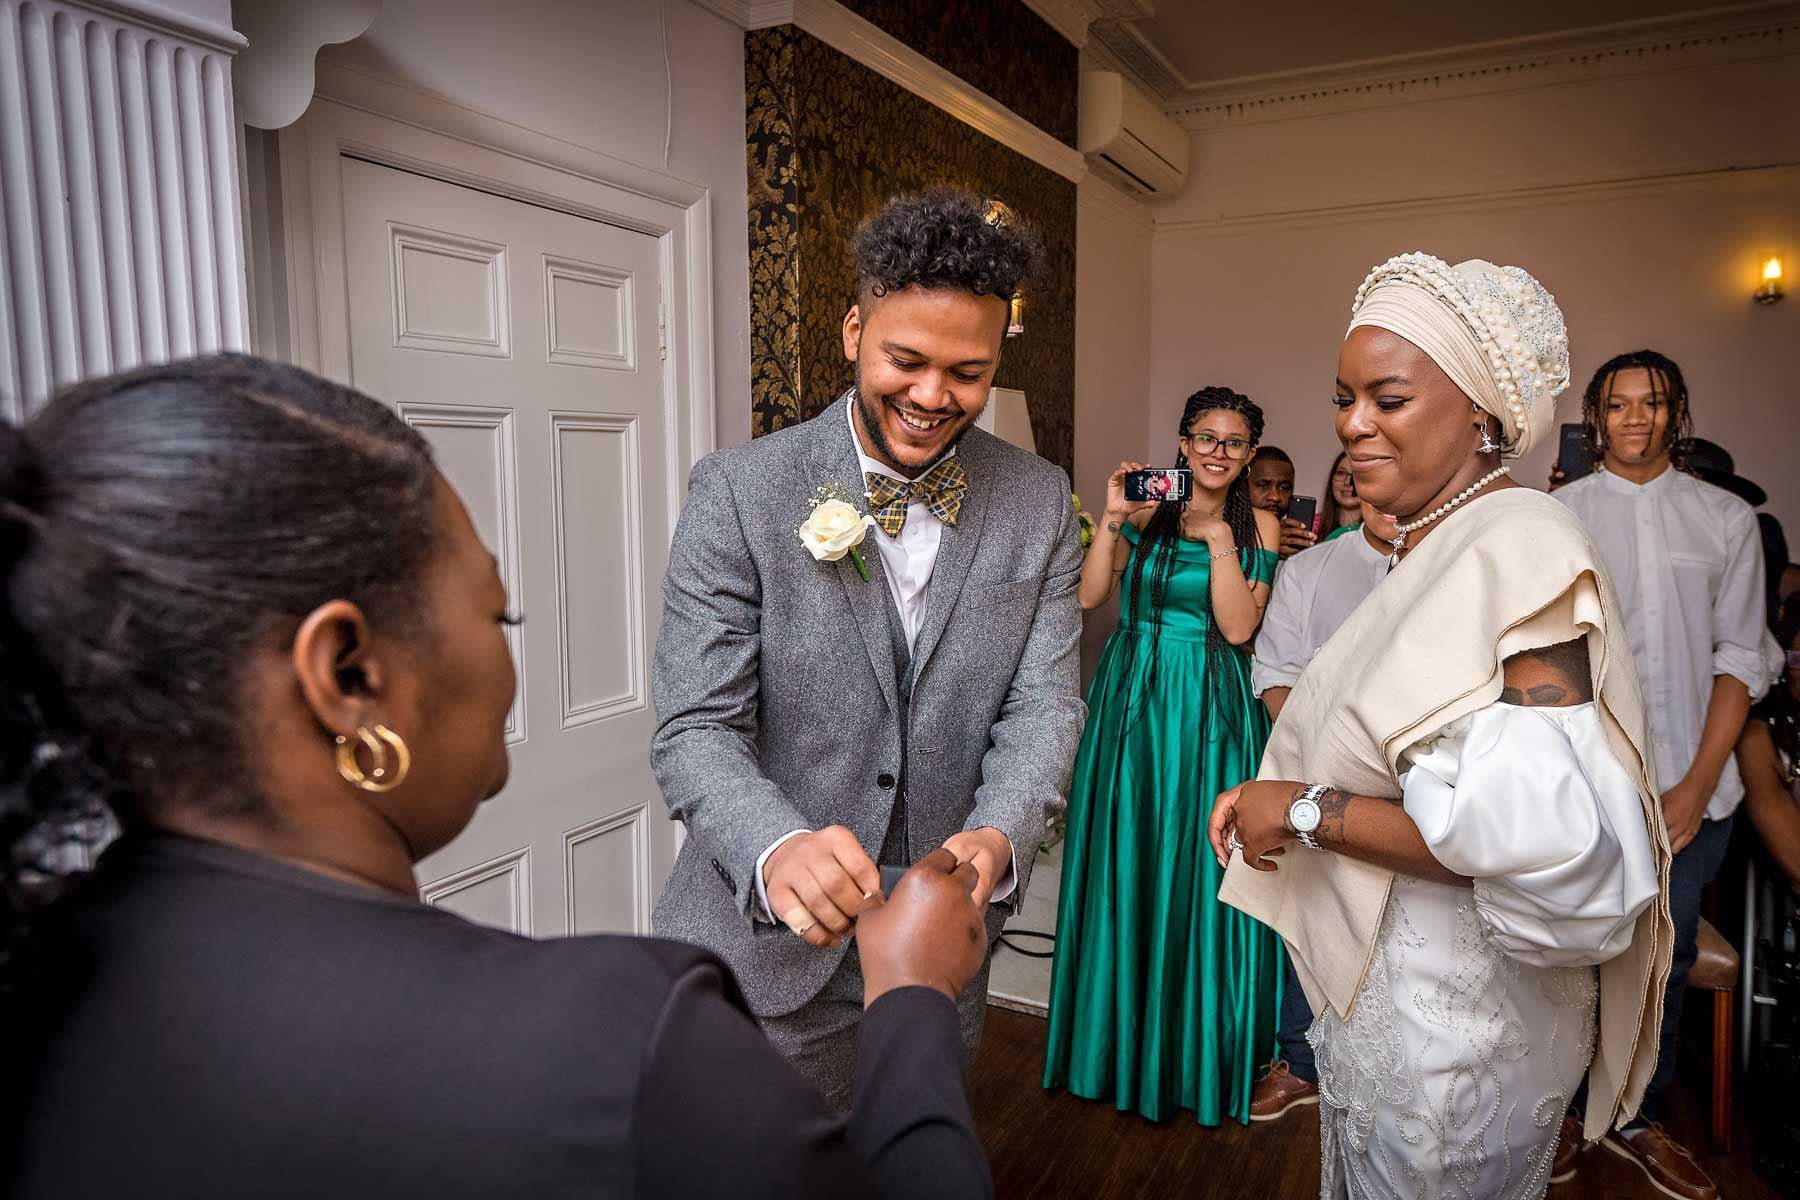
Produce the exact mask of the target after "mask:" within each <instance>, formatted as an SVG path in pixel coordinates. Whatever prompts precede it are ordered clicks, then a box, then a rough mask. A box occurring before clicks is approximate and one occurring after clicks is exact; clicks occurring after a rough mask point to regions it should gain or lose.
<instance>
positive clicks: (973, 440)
mask: <svg viewBox="0 0 1800 1200" xmlns="http://www.w3.org/2000/svg"><path fill="white" fill-rule="evenodd" d="M847 404H848V400H847V399H840V400H839V401H838V402H837V403H835V404H833V405H832V406H831V407H830V408H829V409H827V410H826V411H825V412H824V413H822V414H820V415H819V416H817V417H815V418H814V419H812V420H810V421H807V422H804V423H803V424H801V425H798V426H793V427H790V428H788V429H784V430H781V431H780V432H778V433H774V434H771V435H769V436H767V437H763V438H759V439H757V440H755V441H753V442H751V443H750V444H748V445H745V446H739V447H736V448H733V449H729V450H723V451H720V452H719V453H716V454H713V455H710V456H708V457H707V458H705V459H704V460H702V461H701V462H700V463H699V464H698V465H697V466H696V467H695V468H694V472H693V476H692V478H691V480H690V482H689V491H688V498H687V505H686V507H685V509H684V510H683V511H682V514H681V520H680V522H679V524H678V525H677V526H676V530H675V540H674V545H673V547H672V549H671V552H670V559H669V570H668V574H667V576H666V577H665V579H664V582H663V625H662V633H661V636H660V638H659V639H658V641H657V647H656V661H655V667H654V670H653V679H652V686H653V691H654V697H655V702H656V712H657V731H656V736H655V740H654V742H653V744H652V748H651V763H652V766H653V767H654V769H655V771H656V777H657V780H658V782H659V783H660V784H661V786H662V791H663V796H664V799H665V800H666V801H667V803H668V806H669V811H670V813H671V814H672V815H673V816H674V817H675V818H676V819H678V820H680V821H681V822H682V823H683V824H684V825H685V826H686V828H687V839H686V842H685V844H684V845H683V847H682V850H681V854H680V856H679V858H678V859H677V860H676V863H675V869H674V872H673V873H672V874H671V875H670V877H669V882H668V886H667V887H665V888H664V890H663V894H662V898H661V899H660V900H659V901H658V902H657V906H656V916H655V922H656V931H657V932H658V933H659V934H661V935H663V936H665V937H674V938H680V939H683V940H685V941H690V942H695V943H698V944H700V945H702V946H705V947H707V948H708V949H710V950H712V951H713V952H714V953H716V954H718V955H719V956H720V957H721V958H723V959H724V960H725V961H726V962H727V963H728V964H729V965H730V967H731V969H732V971H733V972H734V973H735V974H736V976H737V979H738V983H739V985H740V986H741V987H742V989H743V991H744V994H745V996H746V998H747V999H748V1001H749V1004H750V1007H751V1010H752V1011H753V1012H755V1013H756V1014H757V1015H758V1016H764V1017H772V1016H780V1015H783V1014H786V1013H790V1012H793V1011H794V1010H796V1009H798V1008H800V1007H801V1006H802V1005H804V1004H805V1003H806V1002H807V1001H809V1000H811V999H812V998H813V997H814V996H816V995H817V994H818V993H819V991H820V990H821V989H822V988H823V987H824V986H825V982H826V980H827V979H829V978H830V977H831V974H832V972H833V971H834V970H835V969H836V968H837V965H838V962H839V960H840V959H842V957H843V955H844V953H845V951H844V948H842V947H840V948H838V949H835V950H822V949H818V948H816V947H813V946H810V945H808V944H807V943H805V942H804V941H802V940H801V939H800V938H797V937H795V936H794V935H793V934H792V933H790V932H789V931H788V930H787V928H786V927H785V926H781V925H770V924H768V923H766V922H763V921H759V920H756V919H754V918H753V916H752V912H753V909H754V906H755V905H756V886H755V882H754V872H755V869H756V859H757V857H758V856H759V855H760V854H761V853H762V852H763V851H764V850H766V849H767V848H768V847H769V846H770V844H771V843H773V842H774V841H775V840H776V839H777V838H780V837H781V836H782V835H783V834H786V833H788V832H790V831H791V830H795V829H820V828H823V827H824V826H826V825H843V826H846V827H847V828H849V829H850V830H851V831H852V832H854V833H855V834H856V837H857V840H858V841H859V842H860V843H861V844H862V847H863V849H864V850H865V851H867V852H868V853H869V855H870V857H871V858H874V857H875V856H876V855H877V854H878V853H879V851H880V848H881V845H882V841H883V838H884V836H885V834H886V833H887V830H888V823H889V819H890V816H891V815H892V813H893V808H894V797H895V790H894V774H895V773H896V772H898V771H899V769H900V765H899V764H900V744H901V743H900V717H899V715H898V714H899V712H900V706H899V703H898V697H897V686H896V671H895V662H894V654H895V651H894V648H893V642H892V637H891V629H892V626H891V625H890V624H889V620H890V618H889V611H890V610H891V609H892V606H893V600H892V599H891V597H890V595H889V592H888V586H887V581H886V579H885V578H884V577H883V574H882V564H881V556H880V554H879V553H877V551H876V550H875V547H874V546H873V545H872V544H870V543H865V544H864V546H863V559H864V562H865V563H866V564H867V566H868V568H869V579H868V581H867V582H864V581H863V579H862V578H861V577H860V576H859V575H858V574H857V572H856V568H855V566H854V565H853V564H852V563H851V561H850V559H849V557H848V556H846V557H845V558H843V559H841V560H839V561H838V562H815V561H814V560H813V558H812V556H811V555H810V554H809V553H808V552H807V551H806V548H805V547H804V546H802V545H801V543H800V539H799V537H798V536H797V535H796V533H795V530H796V529H797V527H798V526H799V525H800V524H801V522H802V521H804V520H805V519H806V517H807V515H808V513H809V512H810V511H811V506H812V499H813V495H814V493H815V492H816V491H817V489H818V488H819V487H820V486H821V485H824V484H827V483H833V482H835V483H838V484H841V485H843V487H844V488H845V489H846V490H847V491H848V492H849V493H850V494H852V495H855V494H858V493H860V492H861V491H862V486H861V485H862V471H861V467H860V465H859V463H858V459H857V454H856V447H855V443H854V442H853V441H852V440H851V437H850V429H849V422H848V419H847V416H846V411H845V410H846V405H847ZM957 454H958V455H959V456H960V457H961V458H962V460H963V464H964V466H965V468H966V469H967V471H968V477H969V490H968V493H967V495H966V496H965V497H964V501H963V506H962V511H961V514H960V516H959V518H958V521H957V523H956V524H955V525H954V526H946V527H945V529H944V531H943V539H942V542H941V543H940V546H939V550H938V557H937V563H936V566H935V567H934V568H933V572H932V577H931V583H930V585H929V587H928V589H927V598H926V614H925V618H924V623H923V625H922V626H921V628H920V630H919V634H918V639H917V643H916V645H915V646H914V649H913V664H914V672H915V673H914V679H913V691H912V698H911V703H910V730H909V734H908V739H907V762H906V775H907V789H906V790H907V820H908V833H909V837H910V842H911V845H912V847H913V852H914V853H915V855H916V854H921V853H923V852H924V850H925V849H928V848H930V847H932V846H935V845H937V844H939V843H941V842H942V841H943V840H944V839H946V838H948V837H949V836H950V835H951V834H953V833H956V832H958V831H960V830H964V829H976V828H980V827H982V826H992V827H993V828H996V829H998V830H1000V831H1001V832H1002V833H1004V834H1006V836H1007V837H1009V838H1010V839H1012V843H1013V847H1014V850H1015V857H1016V860H1017V863H1018V872H1019V879H1018V890H1017V891H1016V892H1015V893H1014V898H1013V900H1012V902H1011V904H1010V905H1006V906H1002V905H995V906H994V907H993V909H992V911H990V913H989V920H988V932H989V936H990V939H991V938H992V937H993V936H995V935H997V934H998V932H999V928H1000V926H1001V924H1002V923H1003V922H1004V921H1005V918H1006V915H1007V913H1006V911H1005V910H1006V909H1007V908H1009V907H1014V906H1016V904H1017V902H1018V898H1019V897H1021V896H1023V894H1024V891H1025V885H1026V883H1027V882H1028V879H1029V875H1030V872H1031V862H1032V857H1033V855H1034V854H1035V853H1036V849H1037V843H1038V840H1039V838H1040V837H1041V836H1042V834H1043V830H1044V822H1045V819H1046V818H1047V816H1048V815H1049V814H1051V813H1052V812H1054V811H1056V810H1057V809H1059V808H1060V807H1061V806H1062V805H1063V804H1064V803H1065V801H1066V797H1067V792H1068V786H1069V775H1070V771H1071V769H1072V766H1073V763H1074V759H1075V751H1076V747H1077V745H1078V743H1079V741H1080V737H1081V726H1082V721H1083V719H1084V717H1085V714H1086V709H1085V706H1084V705H1083V703H1082V700H1081V694H1080V665H1079V659H1078V652H1077V642H1078V639H1079V637H1080V632H1081V612H1080V608H1079V605H1078V603H1077V601H1076V585H1077V582H1078V580H1079V577H1080V571H1081V546H1080V540H1079V538H1078V536H1077V532H1076V523H1075V514H1074V508H1073V505H1072V504H1071V503H1070V497H1069V480H1068V476H1067V475H1065V474H1064V473H1063V472H1062V470H1061V469H1059V468H1058V467H1056V466H1053V465H1052V464H1051V463H1049V462H1047V461H1045V460H1044V459H1041V458H1038V457H1037V456H1036V455H1032V454H1028V453H1026V452H1025V451H1023V450H1020V449H1018V448H1016V447H1014V446H1011V445H1008V444H1007V443H1005V442H1003V441H1001V440H999V439H998V438H995V437H992V436H991V435H989V434H987V433H984V432H982V431H981V430H978V429H971V430H970V431H969V432H968V433H967V434H966V435H965V436H964V438H963V440H962V442H961V443H960V444H959V446H958V447H957ZM868 536H869V537H870V538H878V537H882V536H885V535H884V534H882V532H881V531H880V530H879V529H873V530H871V531H870V532H869V535H868ZM895 619H897V618H895Z"/></svg>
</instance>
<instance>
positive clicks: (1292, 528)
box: [1245, 446, 1319, 560]
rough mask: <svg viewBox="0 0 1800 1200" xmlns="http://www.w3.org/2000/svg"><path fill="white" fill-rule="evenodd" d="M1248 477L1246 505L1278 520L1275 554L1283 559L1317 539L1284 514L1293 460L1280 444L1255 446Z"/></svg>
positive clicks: (1290, 495) (1291, 490)
mask: <svg viewBox="0 0 1800 1200" xmlns="http://www.w3.org/2000/svg"><path fill="white" fill-rule="evenodd" d="M1245 474H1246V475H1248V476H1249V478H1250V505H1251V507H1253V508H1260V509H1262V510H1263V511H1264V512H1271V513H1274V514H1275V516H1276V519H1277V520H1279V521H1280V522H1281V546H1280V550H1279V553H1280V555H1281V557H1282V558H1283V559H1284V560H1285V559H1288V558H1291V557H1293V556H1294V555H1296V554H1298V553H1300V551H1302V550H1304V549H1306V548H1307V547H1308V546H1311V545H1313V544H1314V543H1315V542H1317V541H1318V540H1319V538H1318V535H1317V534H1315V533H1314V532H1313V530H1312V527H1311V526H1309V525H1304V524H1302V523H1301V522H1299V521H1295V520H1291V519H1289V517H1288V506H1289V505H1291V504H1293V502H1294V460H1293V459H1291V458H1289V457H1288V456H1287V451H1285V450H1283V449H1282V448H1281V447H1280V446H1258V447H1257V448H1256V455H1255V457H1253V458H1252V459H1251V460H1250V467H1249V469H1248V470H1247V471H1246V472H1245Z"/></svg>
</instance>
